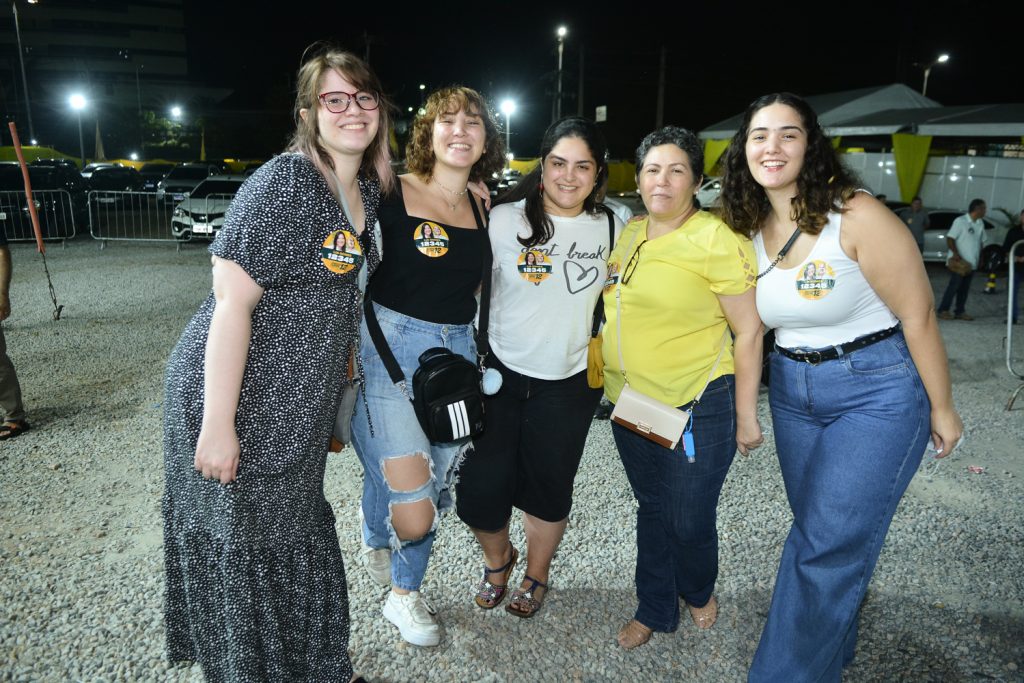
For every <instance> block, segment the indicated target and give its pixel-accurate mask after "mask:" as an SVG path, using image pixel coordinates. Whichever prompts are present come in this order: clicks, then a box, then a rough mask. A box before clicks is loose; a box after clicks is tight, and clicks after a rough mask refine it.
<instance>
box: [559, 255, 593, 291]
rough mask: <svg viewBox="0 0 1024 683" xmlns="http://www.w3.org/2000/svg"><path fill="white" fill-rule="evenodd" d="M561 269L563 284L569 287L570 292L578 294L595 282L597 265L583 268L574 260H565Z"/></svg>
mask: <svg viewBox="0 0 1024 683" xmlns="http://www.w3.org/2000/svg"><path fill="white" fill-rule="evenodd" d="M562 270H564V271H565V286H566V287H568V288H569V293H570V294H579V293H580V292H582V291H583V290H584V289H586V288H587V287H589V286H590V285H592V284H594V283H595V282H597V276H598V272H597V266H591V267H590V268H584V267H583V266H581V265H580V264H578V263H576V262H575V261H566V262H565V265H564V266H562Z"/></svg>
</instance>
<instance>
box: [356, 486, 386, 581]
mask: <svg viewBox="0 0 1024 683" xmlns="http://www.w3.org/2000/svg"><path fill="white" fill-rule="evenodd" d="M359 547H360V551H359V564H361V565H363V567H365V568H366V573H367V574H369V575H370V579H372V580H373V582H374V583H376V584H377V585H379V586H390V585H391V549H390V548H371V547H370V546H368V545H367V544H366V541H365V540H363V506H362V505H360V506H359Z"/></svg>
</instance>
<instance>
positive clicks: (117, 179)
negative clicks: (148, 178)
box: [89, 166, 142, 204]
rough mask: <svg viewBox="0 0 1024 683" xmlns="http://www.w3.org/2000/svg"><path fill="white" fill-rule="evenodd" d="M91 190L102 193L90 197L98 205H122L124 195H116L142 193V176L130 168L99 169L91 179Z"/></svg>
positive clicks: (109, 167)
mask: <svg viewBox="0 0 1024 683" xmlns="http://www.w3.org/2000/svg"><path fill="white" fill-rule="evenodd" d="M89 189H90V190H91V191H95V192H99V193H100V194H95V195H91V197H90V198H91V199H92V200H93V201H95V202H96V203H97V204H121V203H123V202H124V195H121V194H115V193H120V192H141V191H142V176H141V175H140V174H139V172H138V171H136V170H135V169H134V168H132V167H130V166H108V167H105V168H97V169H96V170H95V171H93V172H92V176H90V177H89Z"/></svg>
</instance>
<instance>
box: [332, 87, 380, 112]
mask: <svg viewBox="0 0 1024 683" xmlns="http://www.w3.org/2000/svg"><path fill="white" fill-rule="evenodd" d="M317 99H318V100H320V104H322V105H324V106H325V107H327V111H329V112H331V113H332V114H341V113H342V112H345V111H347V110H348V105H350V104H352V102H353V101H355V103H356V106H358V107H359V108H360V109H362V110H363V111H373V110H374V109H376V108H377V107H379V106H380V96H379V95H377V93H375V92H367V91H365V90H360V91H359V92H342V91H340V90H338V91H335V92H324V93H320V95H318V96H317Z"/></svg>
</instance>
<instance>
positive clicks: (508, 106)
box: [501, 100, 516, 153]
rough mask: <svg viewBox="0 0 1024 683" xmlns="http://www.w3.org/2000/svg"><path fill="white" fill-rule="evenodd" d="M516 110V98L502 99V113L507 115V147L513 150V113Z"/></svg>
mask: <svg viewBox="0 0 1024 683" xmlns="http://www.w3.org/2000/svg"><path fill="white" fill-rule="evenodd" d="M515 110H516V103H515V101H514V100H502V102H501V113H502V114H504V115H505V149H507V150H509V152H510V153H511V151H512V114H513V113H514V112H515Z"/></svg>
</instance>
